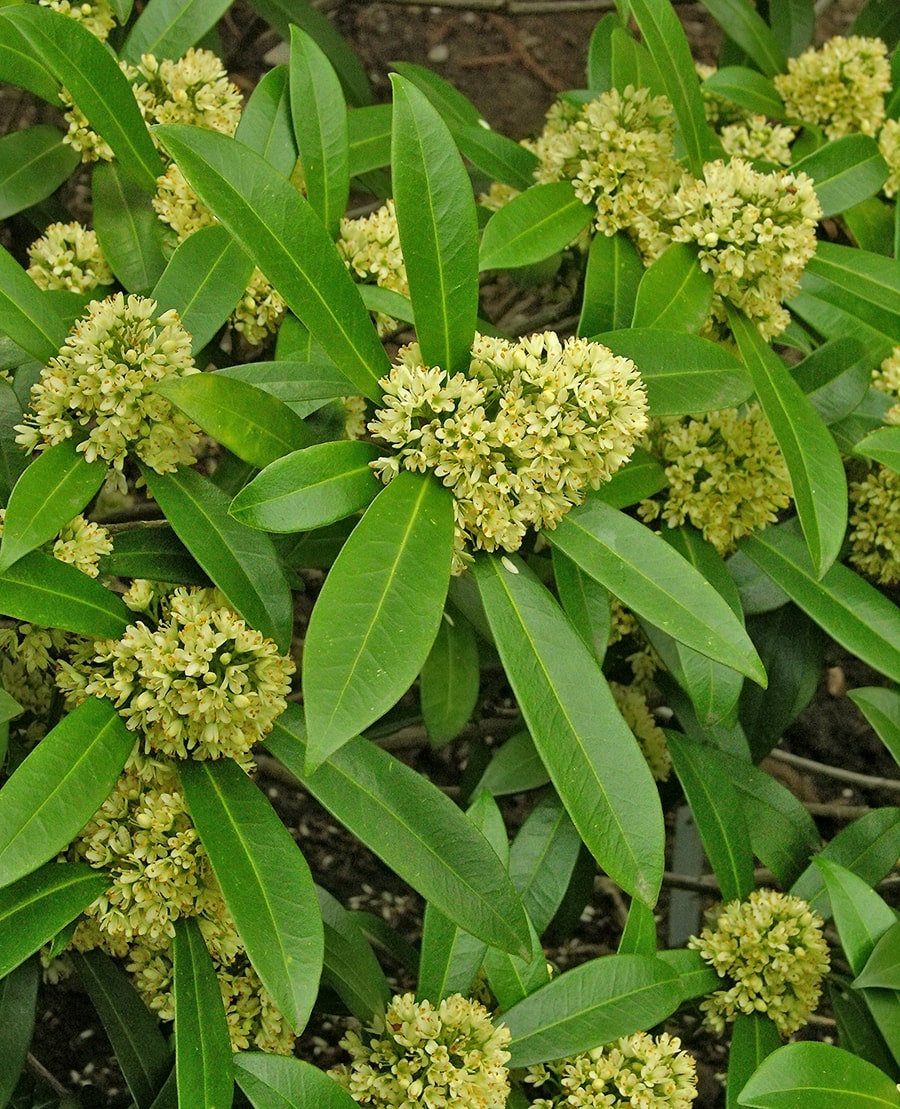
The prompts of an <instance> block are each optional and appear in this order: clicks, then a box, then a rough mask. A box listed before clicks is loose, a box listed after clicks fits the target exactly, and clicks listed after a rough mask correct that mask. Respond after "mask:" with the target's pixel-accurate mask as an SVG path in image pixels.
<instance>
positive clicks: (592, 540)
mask: <svg viewBox="0 0 900 1109" xmlns="http://www.w3.org/2000/svg"><path fill="white" fill-rule="evenodd" d="M547 538H548V539H549V540H550V542H551V543H552V544H553V545H554V546H555V547H559V548H560V549H561V550H562V551H563V552H564V553H565V554H567V555H568V556H569V557H570V558H572V559H574V561H575V562H577V563H578V565H579V566H580V567H581V568H582V570H584V571H585V573H588V574H590V575H591V577H593V578H595V579H596V580H597V581H599V582H602V583H603V584H604V585H605V586H606V587H607V588H608V589H609V590H610V591H611V592H613V593H614V594H615V596H617V597H618V598H619V600H620V601H621V602H622V603H623V604H624V605H626V606H627V607H628V608H630V609H632V610H633V611H634V612H635V613H636V614H637V615H638V616H640V617H641V618H643V619H644V620H646V621H647V622H648V623H650V624H653V625H654V626H656V627H658V628H660V629H661V630H662V631H664V632H665V633H666V634H667V635H670V636H672V637H673V638H674V639H677V640H678V641H679V643H684V644H685V645H686V646H688V647H691V648H693V650H695V651H699V652H700V654H702V655H706V656H707V657H708V658H712V659H715V660H716V661H718V662H721V663H724V664H725V665H726V666H730V667H732V668H733V669H735V670H737V671H738V672H739V673H741V674H745V675H746V676H747V677H748V678H751V679H752V680H753V681H755V682H757V683H758V684H764V683H765V671H764V670H763V667H762V663H761V662H760V661H759V658H758V657H757V654H756V650H755V649H754V647H753V645H752V643H751V642H750V638H749V636H748V635H747V633H746V632H745V631H744V628H743V626H742V625H741V623H740V621H739V620H738V619H737V617H736V616H735V615H734V613H733V612H732V610H731V608H730V607H729V606H728V604H727V602H726V601H725V600H723V598H722V596H721V594H720V593H719V592H718V591H717V590H716V589H714V588H713V586H711V585H710V584H709V582H707V581H706V579H705V578H704V577H703V576H702V575H701V574H700V573H699V572H698V571H697V570H695V569H694V567H693V566H691V564H690V563H689V562H687V560H686V559H684V558H683V557H682V556H681V555H679V554H678V553H677V552H676V551H675V550H673V548H672V547H670V546H669V545H668V544H667V543H666V542H665V540H663V539H660V537H659V536H658V535H655V534H654V533H653V532H651V531H650V530H649V529H648V528H646V527H644V525H643V524H640V523H638V521H637V520H634V519H632V518H631V517H630V516H626V515H625V514H624V513H622V512H619V511H618V510H616V509H614V508H612V507H610V506H609V505H607V504H605V503H604V502H603V501H602V500H599V499H597V498H594V497H591V498H589V499H588V500H587V501H586V502H585V503H584V504H583V505H581V506H579V507H577V508H574V509H572V510H571V512H569V513H567V514H566V515H565V516H564V517H563V518H562V520H560V522H559V524H558V525H557V526H556V527H555V528H554V529H553V531H551V532H548V534H547Z"/></svg>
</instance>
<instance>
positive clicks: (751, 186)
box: [667, 158, 822, 339]
mask: <svg viewBox="0 0 900 1109" xmlns="http://www.w3.org/2000/svg"><path fill="white" fill-rule="evenodd" d="M667 215H668V218H669V220H670V222H671V225H672V228H671V235H672V238H673V239H674V240H675V241H676V242H685V243H696V244H697V246H698V248H699V258H700V265H701V266H702V268H703V269H704V270H705V271H706V272H707V273H711V274H712V277H713V287H714V290H715V299H714V302H713V321H714V323H718V324H719V325H724V324H725V321H726V313H725V309H724V305H723V300H726V299H727V300H729V301H730V302H731V303H732V304H734V305H735V306H736V307H738V308H740V309H742V310H743V311H744V312H745V313H746V314H747V315H748V316H749V317H750V319H751V320H753V322H754V323H755V324H756V326H757V328H758V329H759V332H760V334H761V335H762V336H763V338H764V339H771V338H774V337H775V336H776V335H779V334H780V333H781V332H782V331H783V330H784V329H785V327H787V324H788V322H789V319H790V316H789V314H788V311H787V309H786V308H784V307H783V306H782V301H784V300H786V299H787V298H788V297H790V296H791V295H792V294H793V293H794V292H795V291H796V289H797V285H798V282H799V280H800V275H801V274H802V273H803V269H804V267H805V266H806V263H807V262H808V261H809V260H810V258H811V257H812V256H813V254H814V253H815V249H816V225H817V223H818V221H819V219H820V218H821V215H822V209H821V207H820V205H819V201H818V199H817V198H816V194H815V190H814V188H813V182H812V178H810V177H809V176H808V175H807V174H805V173H802V172H800V173H787V172H784V171H782V170H777V171H775V172H773V173H759V172H757V171H756V170H755V169H754V168H753V167H752V166H751V165H750V163H749V162H746V161H744V159H743V158H732V159H731V160H730V161H729V162H723V161H716V162H708V163H707V164H706V165H705V166H704V167H703V177H702V178H692V177H687V176H686V177H685V179H684V181H683V183H682V185H681V187H680V188H679V189H678V190H677V192H675V193H674V194H673V195H672V196H671V198H670V200H669V202H668V205H667Z"/></svg>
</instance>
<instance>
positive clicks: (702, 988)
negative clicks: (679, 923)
mask: <svg viewBox="0 0 900 1109" xmlns="http://www.w3.org/2000/svg"><path fill="white" fill-rule="evenodd" d="M657 958H659V959H662V961H663V962H664V963H665V964H666V965H667V966H670V967H671V968H672V970H674V971H675V972H676V974H677V975H678V978H679V981H680V982H681V990H682V994H683V997H682V1000H683V1001H692V1000H693V999H694V998H698V997H706V996H707V995H708V994H711V993H712V992H713V990H717V989H719V987H720V986H721V985H722V979H721V978H720V977H719V976H718V974H716V972H715V971H714V970H713V969H712V967H711V966H710V965H709V963H707V962H706V961H705V959H704V958H703V956H702V955H701V954H700V952H699V951H695V950H692V949H691V948H687V947H679V948H676V949H675V950H672V951H659V952H657Z"/></svg>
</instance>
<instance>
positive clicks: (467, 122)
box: [391, 62, 481, 133]
mask: <svg viewBox="0 0 900 1109" xmlns="http://www.w3.org/2000/svg"><path fill="white" fill-rule="evenodd" d="M391 68H392V69H395V70H396V71H397V72H398V73H399V74H400V76H401V77H403V78H405V80H406V81H408V82H409V83H410V84H411V85H414V86H415V87H416V88H417V89H418V90H419V91H420V92H421V93H422V94H423V96H425V97H426V99H427V100H428V102H429V103H430V104H431V105H432V106H433V107H434V108H435V109H436V110H437V112H438V113H439V114H440V116H441V118H442V119H443V121H444V122H445V123H446V124H447V126H448V127H449V128H450V130H451V131H453V132H454V133H455V132H456V131H457V130H458V129H460V128H462V127H478V126H479V125H480V124H479V120H480V119H481V116H480V113H479V111H478V109H477V108H476V107H475V105H474V104H473V103H472V101H471V100H469V99H468V98H467V97H466V96H464V95H463V93H461V92H460V91H459V89H457V88H455V87H454V86H453V85H451V84H450V82H449V81H445V80H444V78H443V77H440V76H439V75H438V74H437V73H435V72H434V70H431V69H426V68H425V66H421V65H414V64H413V63H412V62H391Z"/></svg>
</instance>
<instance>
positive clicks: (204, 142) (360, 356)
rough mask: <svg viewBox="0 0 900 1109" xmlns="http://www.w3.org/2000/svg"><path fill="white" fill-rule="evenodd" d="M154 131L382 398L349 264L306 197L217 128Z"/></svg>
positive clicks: (380, 361)
mask: <svg viewBox="0 0 900 1109" xmlns="http://www.w3.org/2000/svg"><path fill="white" fill-rule="evenodd" d="M157 134H158V135H159V136H160V138H161V139H162V140H163V142H164V143H165V144H166V146H167V147H168V148H169V150H170V151H171V152H172V154H173V156H174V157H175V159H176V161H177V162H178V165H179V167H180V168H181V170H182V171H183V172H184V175H185V177H187V179H188V181H189V182H190V184H191V185H192V186H193V188H194V189H195V190H196V191H197V193H198V194H199V196H200V198H201V200H203V202H204V203H205V204H206V205H208V207H210V208H211V209H212V210H213V211H214V212H215V213H216V215H217V216H218V217H219V219H220V220H221V221H222V223H223V224H224V225H225V227H226V228H227V230H228V231H229V232H230V233H231V235H232V236H233V237H234V238H235V240H236V241H237V242H239V243H240V244H241V246H242V247H243V248H244V250H245V251H246V252H247V253H248V254H250V255H251V257H252V258H253V259H254V260H255V261H256V263H257V265H258V266H259V268H260V269H261V270H262V271H263V273H265V275H266V277H268V279H269V280H270V281H271V282H272V284H273V285H274V286H275V288H276V289H277V290H278V291H279V293H281V295H282V297H284V299H285V301H286V302H287V305H288V307H289V308H290V309H291V311H292V312H293V313H294V314H295V315H296V316H298V317H299V318H300V319H301V320H302V321H303V323H304V324H306V326H307V327H308V328H309V330H310V331H311V332H312V334H313V337H314V338H315V339H316V340H317V341H318V342H319V343H321V345H322V346H323V347H324V348H325V350H326V351H327V352H328V354H329V355H330V357H331V358H333V359H334V361H335V362H336V363H338V364H339V365H340V367H341V371H342V372H343V373H344V374H346V376H347V377H348V378H349V379H350V380H351V381H352V382H353V383H354V385H355V386H356V388H357V390H358V391H359V392H360V393H362V394H364V395H365V396H368V397H372V398H373V399H375V400H380V399H381V391H380V389H379V387H378V378H379V377H381V376H382V375H383V374H385V373H387V371H388V369H389V363H388V359H387V355H386V354H385V352H384V350H383V349H382V347H381V343H380V342H379V340H378V335H377V334H376V332H375V329H374V328H373V327H372V325H371V323H370V321H369V317H368V314H367V312H366V310H365V308H364V307H363V304H362V301H361V300H360V299H359V293H358V291H357V289H356V285H355V284H354V282H353V278H352V277H351V276H350V274H349V272H348V270H347V267H346V266H345V265H344V263H343V261H342V260H341V258H340V257H339V255H338V253H337V251H336V250H335V248H334V245H333V244H332V242H331V239H330V237H329V235H328V232H327V231H326V230H325V228H324V227H323V226H322V224H321V222H320V221H319V220H318V219H317V217H316V215H315V213H314V212H313V210H312V208H311V207H310V206H309V203H308V202H307V201H306V200H304V198H303V197H302V196H301V195H300V193H299V192H298V191H297V189H295V188H294V186H293V185H291V184H290V182H289V181H287V180H286V179H285V178H284V177H283V176H282V175H281V174H280V173H279V172H278V171H277V170H276V169H275V168H274V167H272V166H270V165H269V164H268V163H267V162H266V161H265V160H264V159H263V158H262V156H261V155H259V154H256V153H255V152H254V151H251V150H249V149H247V148H246V147H244V146H243V145H242V144H241V143H239V142H237V141H236V140H235V139H230V138H229V137H228V136H227V135H221V134H219V133H218V132H216V131H207V130H202V129H200V128H196V127H186V126H183V125H176V124H169V125H167V126H165V127H160V128H159V129H158V131H157Z"/></svg>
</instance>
